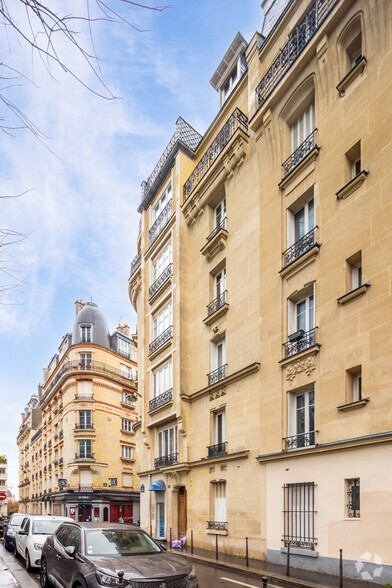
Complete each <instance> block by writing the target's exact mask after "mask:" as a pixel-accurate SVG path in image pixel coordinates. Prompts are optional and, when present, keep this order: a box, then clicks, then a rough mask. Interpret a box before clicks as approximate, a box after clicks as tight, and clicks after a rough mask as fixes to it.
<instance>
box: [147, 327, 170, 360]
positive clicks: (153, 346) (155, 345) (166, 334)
mask: <svg viewBox="0 0 392 588" xmlns="http://www.w3.org/2000/svg"><path fill="white" fill-rule="evenodd" d="M172 337H173V325H171V326H170V327H167V329H165V331H163V333H161V334H160V335H158V337H157V338H156V339H154V341H153V342H152V343H150V345H149V347H148V354H149V355H151V354H152V353H154V351H156V350H157V349H159V348H160V347H162V345H163V344H164V343H166V341H168V340H169V339H171V338H172Z"/></svg>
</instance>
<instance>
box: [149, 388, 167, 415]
mask: <svg viewBox="0 0 392 588" xmlns="http://www.w3.org/2000/svg"><path fill="white" fill-rule="evenodd" d="M171 400H173V388H170V390H166V391H165V392H162V394H159V395H158V396H156V397H155V398H152V399H151V400H150V402H149V405H148V406H149V411H150V412H151V411H152V410H155V409H156V408H159V407H160V406H163V405H164V404H167V403H168V402H171Z"/></svg>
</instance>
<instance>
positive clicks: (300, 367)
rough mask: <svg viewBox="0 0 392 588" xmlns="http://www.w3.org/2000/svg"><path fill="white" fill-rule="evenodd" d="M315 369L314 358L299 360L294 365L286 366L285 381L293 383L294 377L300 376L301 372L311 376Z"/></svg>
mask: <svg viewBox="0 0 392 588" xmlns="http://www.w3.org/2000/svg"><path fill="white" fill-rule="evenodd" d="M315 369H316V358H315V357H314V356H313V357H306V358H305V359H300V360H299V361H297V362H296V363H294V364H291V365H289V366H287V368H286V380H289V382H293V381H294V379H295V376H296V375H297V374H300V373H301V372H305V373H306V375H307V376H311V374H312V372H313V370H315Z"/></svg>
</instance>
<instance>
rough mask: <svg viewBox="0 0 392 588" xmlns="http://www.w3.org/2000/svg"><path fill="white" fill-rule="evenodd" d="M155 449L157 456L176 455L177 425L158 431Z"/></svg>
mask: <svg viewBox="0 0 392 588" xmlns="http://www.w3.org/2000/svg"><path fill="white" fill-rule="evenodd" d="M157 449H158V457H173V458H174V457H176V456H177V425H174V426H173V427H169V428H168V429H164V430H163V431H159V433H158V447H157Z"/></svg>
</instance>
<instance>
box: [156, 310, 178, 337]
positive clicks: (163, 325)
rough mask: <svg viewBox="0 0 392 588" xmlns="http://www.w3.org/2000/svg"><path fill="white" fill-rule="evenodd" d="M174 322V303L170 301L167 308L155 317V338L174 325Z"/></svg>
mask: <svg viewBox="0 0 392 588" xmlns="http://www.w3.org/2000/svg"><path fill="white" fill-rule="evenodd" d="M172 322H173V318H172V303H171V302H170V303H169V304H168V305H167V306H166V308H164V309H163V310H162V311H161V312H160V313H159V314H158V315H157V316H156V317H154V319H153V338H154V339H156V338H157V337H159V335H161V334H162V333H163V332H164V331H165V330H166V329H167V328H168V327H170V326H171V325H172Z"/></svg>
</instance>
